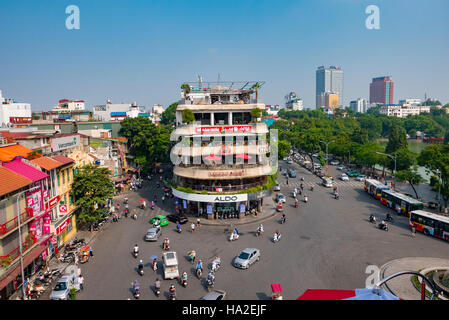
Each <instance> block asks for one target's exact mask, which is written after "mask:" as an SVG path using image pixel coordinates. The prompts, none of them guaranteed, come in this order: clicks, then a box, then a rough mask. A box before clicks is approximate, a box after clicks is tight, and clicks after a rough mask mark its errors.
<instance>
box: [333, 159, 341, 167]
mask: <svg viewBox="0 0 449 320" xmlns="http://www.w3.org/2000/svg"><path fill="white" fill-rule="evenodd" d="M339 163H340V162H338V160H332V161H331V165H333V166H338V164H339Z"/></svg>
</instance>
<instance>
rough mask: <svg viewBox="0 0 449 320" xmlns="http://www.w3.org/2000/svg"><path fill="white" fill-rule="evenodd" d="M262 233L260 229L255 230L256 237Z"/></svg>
mask: <svg viewBox="0 0 449 320" xmlns="http://www.w3.org/2000/svg"><path fill="white" fill-rule="evenodd" d="M261 235H262V231H260V230H259V229H257V230H256V237H259V236H261Z"/></svg>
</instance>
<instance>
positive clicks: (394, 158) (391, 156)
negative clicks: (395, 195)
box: [376, 152, 398, 191]
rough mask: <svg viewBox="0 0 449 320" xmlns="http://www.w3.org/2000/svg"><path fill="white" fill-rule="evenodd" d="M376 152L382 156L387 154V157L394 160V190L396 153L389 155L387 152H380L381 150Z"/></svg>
mask: <svg viewBox="0 0 449 320" xmlns="http://www.w3.org/2000/svg"><path fill="white" fill-rule="evenodd" d="M376 153H377V154H381V155H384V156H387V157H388V158H390V159H392V160H394V191H396V159H397V157H398V156H397V155H391V154H388V153H382V152H376Z"/></svg>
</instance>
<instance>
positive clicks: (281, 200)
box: [277, 193, 287, 202]
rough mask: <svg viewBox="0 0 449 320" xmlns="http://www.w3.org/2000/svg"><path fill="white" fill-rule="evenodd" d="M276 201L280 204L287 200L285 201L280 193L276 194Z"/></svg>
mask: <svg viewBox="0 0 449 320" xmlns="http://www.w3.org/2000/svg"><path fill="white" fill-rule="evenodd" d="M277 199H278V201H280V202H286V201H287V199H285V196H284V195H283V194H282V193H279V194H278V196H277Z"/></svg>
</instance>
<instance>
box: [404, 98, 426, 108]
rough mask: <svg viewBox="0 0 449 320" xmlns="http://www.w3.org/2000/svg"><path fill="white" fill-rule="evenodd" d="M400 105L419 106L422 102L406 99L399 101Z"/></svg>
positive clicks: (415, 99)
mask: <svg viewBox="0 0 449 320" xmlns="http://www.w3.org/2000/svg"><path fill="white" fill-rule="evenodd" d="M399 104H400V105H404V104H408V105H411V106H420V105H422V100H421V99H417V98H408V99H404V100H399Z"/></svg>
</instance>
